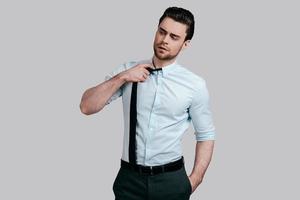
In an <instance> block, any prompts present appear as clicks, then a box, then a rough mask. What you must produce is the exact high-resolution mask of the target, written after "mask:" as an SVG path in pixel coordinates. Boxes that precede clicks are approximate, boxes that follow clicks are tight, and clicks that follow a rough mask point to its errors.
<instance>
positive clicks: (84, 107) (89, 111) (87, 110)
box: [79, 102, 103, 115]
mask: <svg viewBox="0 0 300 200" xmlns="http://www.w3.org/2000/svg"><path fill="white" fill-rule="evenodd" d="M79 107H80V111H81V113H83V114H85V115H92V114H94V113H97V112H99V111H100V110H102V108H103V107H101V108H100V109H93V108H92V107H91V106H87V105H86V104H85V103H82V102H81V103H80V106H79Z"/></svg>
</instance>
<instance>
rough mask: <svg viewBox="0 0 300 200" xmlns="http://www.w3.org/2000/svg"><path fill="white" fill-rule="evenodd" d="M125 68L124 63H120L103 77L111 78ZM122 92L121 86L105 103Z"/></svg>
mask: <svg viewBox="0 0 300 200" xmlns="http://www.w3.org/2000/svg"><path fill="white" fill-rule="evenodd" d="M124 70H126V64H122V65H120V66H118V67H116V68H115V69H113V70H112V71H111V72H110V73H109V74H107V75H106V76H105V78H104V80H105V81H107V80H109V79H111V78H112V77H114V76H115V75H117V74H119V73H120V72H122V71H124ZM122 94H123V86H121V87H120V88H119V89H118V90H117V91H116V92H115V93H114V94H113V95H112V96H111V97H110V98H109V99H108V101H107V102H106V103H105V105H108V104H110V103H111V102H112V101H114V100H116V99H117V98H118V97H120V96H122Z"/></svg>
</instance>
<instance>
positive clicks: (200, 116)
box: [189, 80, 215, 141]
mask: <svg viewBox="0 0 300 200" xmlns="http://www.w3.org/2000/svg"><path fill="white" fill-rule="evenodd" d="M209 98H210V97H209V93H208V90H207V87H206V82H205V81H204V80H203V81H201V85H200V86H199V87H198V89H197V91H196V92H195V95H194V97H193V100H192V103H191V105H190V107H189V117H190V118H191V120H192V124H193V126H194V129H195V136H196V140H197V141H205V140H215V127H214V124H213V117H212V112H211V110H210V103H209Z"/></svg>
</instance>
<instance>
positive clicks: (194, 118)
mask: <svg viewBox="0 0 300 200" xmlns="http://www.w3.org/2000/svg"><path fill="white" fill-rule="evenodd" d="M193 33H194V16H193V14H192V13H191V12H190V11H188V10H186V9H183V8H178V7H170V8H168V9H166V10H165V12H164V14H163V15H162V16H161V18H160V20H159V25H158V29H157V32H156V35H155V39H154V44H153V50H154V55H153V57H152V58H151V59H149V60H143V61H138V62H128V63H125V64H123V65H121V66H119V67H118V68H116V69H115V70H114V71H113V72H112V73H111V74H109V75H108V76H106V81H105V82H103V83H101V84H99V85H97V86H95V87H92V88H90V89H88V90H86V91H85V92H84V94H83V96H82V99H81V103H80V109H81V112H82V113H84V114H86V115H90V114H93V113H97V112H99V111H100V110H101V109H102V108H103V107H104V106H105V105H108V104H109V103H110V102H111V101H113V100H115V99H116V98H118V97H120V96H122V101H123V114H124V128H125V130H124V143H123V154H122V159H121V168H120V170H119V172H118V174H117V177H116V179H115V181H114V184H113V191H114V194H115V197H116V199H118V200H143V199H145V200H146V199H149V200H185V199H189V197H190V195H191V194H192V192H194V191H195V189H196V188H197V187H198V185H199V184H200V183H201V182H202V180H203V177H204V174H205V172H206V169H207V167H208V165H209V163H210V160H211V157H212V153H213V146H214V136H215V128H214V125H213V121H212V115H211V111H210V108H209V94H208V91H207V87H206V84H205V80H203V79H202V78H201V77H199V76H197V75H196V74H194V73H192V72H191V71H189V70H187V69H186V68H184V67H182V66H181V65H180V64H178V63H177V62H176V58H177V56H178V54H179V53H180V51H181V50H183V49H185V48H186V47H188V45H189V43H190V41H191V39H192V37H193ZM190 122H192V123H193V125H194V129H195V136H196V141H197V144H196V150H195V162H194V168H193V170H192V173H191V174H190V175H189V176H187V174H186V171H185V167H184V161H183V156H182V151H181V139H182V136H183V134H184V133H185V131H186V130H187V129H188V127H189V124H190Z"/></svg>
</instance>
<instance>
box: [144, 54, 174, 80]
mask: <svg viewBox="0 0 300 200" xmlns="http://www.w3.org/2000/svg"><path fill="white" fill-rule="evenodd" d="M148 62H149V64H152V58H151V59H149V60H148ZM177 64H178V63H177V60H175V61H174V62H173V63H171V64H169V65H166V66H164V67H162V68H161V69H162V75H163V76H167V75H168V74H169V73H170V72H172V71H173V70H174V69H175V66H176V65H177Z"/></svg>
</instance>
